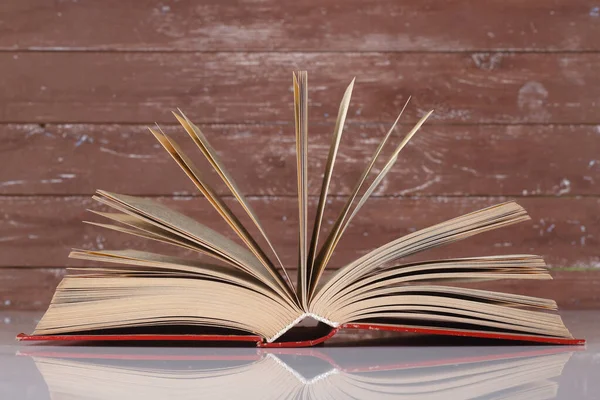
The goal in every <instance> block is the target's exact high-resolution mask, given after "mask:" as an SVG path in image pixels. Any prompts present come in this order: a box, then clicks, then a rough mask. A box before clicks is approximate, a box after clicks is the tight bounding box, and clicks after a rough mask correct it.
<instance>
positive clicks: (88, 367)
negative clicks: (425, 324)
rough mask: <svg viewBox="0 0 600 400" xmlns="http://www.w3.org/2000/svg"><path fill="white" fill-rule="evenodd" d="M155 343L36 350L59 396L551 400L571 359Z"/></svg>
mask: <svg viewBox="0 0 600 400" xmlns="http://www.w3.org/2000/svg"><path fill="white" fill-rule="evenodd" d="M128 350H129V349H128ZM149 350H150V349H138V352H137V353H135V354H129V355H123V354H120V353H114V354H106V353H105V354H103V353H101V352H87V351H86V353H74V352H72V350H71V351H70V352H69V350H68V349H67V350H66V351H65V350H63V349H61V351H60V352H48V351H46V352H44V351H42V352H33V353H31V354H30V355H31V356H32V357H33V359H34V361H35V364H36V366H37V368H38V369H39V371H40V373H41V374H42V376H43V378H44V380H45V381H46V384H47V385H48V388H49V391H50V393H51V397H52V399H54V400H60V399H71V398H72V399H89V400H92V399H128V400H132V399H148V400H150V399H165V398H173V399H188V398H189V399H192V398H194V399H196V398H211V399H212V398H223V399H233V398H246V399H249V398H260V399H269V398H273V399H279V398H295V399H302V398H304V399H312V398H314V399H325V398H329V399H338V398H339V399H346V398H357V399H371V398H390V399H391V398H394V399H396V398H401V399H402V398H403V399H420V398H427V399H440V400H445V399H454V398H479V397H484V398H492V399H504V398H511V399H515V398H516V399H519V398H522V399H549V398H553V397H555V395H556V392H557V383H556V382H555V381H553V380H552V379H554V378H557V377H558V376H559V375H560V374H561V372H562V369H563V367H564V365H565V364H566V362H567V361H568V360H569V358H570V356H571V352H568V351H567V349H544V350H537V351H529V352H523V351H522V352H518V353H508V354H506V353H502V352H501V351H499V350H498V349H490V348H479V349H471V350H469V351H466V352H462V353H463V354H465V355H463V356H459V357H456V358H452V359H445V360H440V359H436V358H435V357H432V356H431V354H433V353H432V352H429V353H428V352H427V351H424V349H420V350H421V351H420V352H414V353H412V354H411V355H410V358H411V361H407V362H404V363H399V362H397V361H393V360H391V359H390V356H389V354H388V355H387V358H386V354H385V353H386V352H387V353H389V350H384V349H369V353H371V357H374V358H375V359H372V360H371V361H369V360H368V358H369V357H368V356H367V360H365V359H358V360H353V361H351V359H352V358H355V357H356V354H354V355H352V356H350V357H349V356H344V353H343V352H336V351H333V350H332V351H328V352H325V351H323V352H321V351H314V350H310V351H306V350H280V351H269V352H266V351H254V352H253V351H249V350H248V349H222V350H219V351H218V352H212V353H210V352H203V351H200V352H199V353H197V351H194V354H193V355H190V354H186V353H185V352H179V353H178V352H172V351H170V352H169V353H168V354H157V353H153V352H152V350H150V351H149ZM339 350H341V349H339ZM378 350H379V352H378ZM430 350H433V349H430ZM475 350H476V352H474V351H475ZM186 351H187V352H188V353H189V350H186ZM435 351H436V352H437V351H439V350H435ZM373 352H375V353H376V354H373ZM470 352H474V353H473V354H469V353H470ZM482 353H483V354H482ZM420 355H421V356H420ZM394 356H395V357H397V355H394ZM377 357H380V359H377Z"/></svg>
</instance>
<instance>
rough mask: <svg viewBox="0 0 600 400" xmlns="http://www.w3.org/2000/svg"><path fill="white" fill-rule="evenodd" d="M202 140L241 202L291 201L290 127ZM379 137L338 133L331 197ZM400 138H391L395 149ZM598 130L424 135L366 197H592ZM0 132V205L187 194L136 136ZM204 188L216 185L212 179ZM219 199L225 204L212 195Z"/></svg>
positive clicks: (168, 165)
mask: <svg viewBox="0 0 600 400" xmlns="http://www.w3.org/2000/svg"><path fill="white" fill-rule="evenodd" d="M332 128H333V127H332V125H329V124H327V125H322V124H321V125H316V126H314V127H313V129H312V131H311V132H312V134H311V139H310V148H309V150H310V156H309V157H310V160H311V161H312V162H311V166H310V170H309V188H310V189H311V194H313V195H318V191H319V188H320V179H321V176H322V173H323V163H324V160H325V158H326V157H327V151H328V150H327V149H328V146H329V142H330V135H331V133H330V132H331V131H332ZM164 129H165V131H166V132H168V133H170V134H172V135H173V136H174V137H175V138H176V139H177V140H178V142H179V143H181V144H182V145H184V148H185V149H189V153H190V154H198V157H196V159H197V160H198V161H199V165H202V166H203V167H205V168H204V170H205V171H210V170H211V169H210V166H209V165H207V164H206V163H203V162H201V161H202V156H200V155H199V151H197V150H196V148H195V146H194V145H193V144H192V142H191V140H190V139H189V138H188V137H187V135H186V134H185V133H184V132H183V129H182V128H180V127H177V126H165V127H164ZM203 129H204V131H205V133H206V134H207V135H208V137H209V139H210V140H211V141H212V142H213V144H214V146H215V147H216V148H217V149H220V150H222V151H221V153H222V155H223V157H224V159H225V161H226V164H227V166H228V167H230V168H231V172H232V174H233V176H234V177H236V178H237V180H238V181H239V182H240V186H241V188H242V191H243V192H244V193H246V194H249V195H275V196H295V194H296V190H297V188H296V184H295V182H296V179H295V173H296V171H295V168H296V160H295V154H294V135H293V132H292V131H293V127H292V126H290V125H211V126H206V127H203ZM386 129H388V126H387V125H384V124H351V125H349V126H347V128H346V130H345V133H344V137H343V139H342V145H341V149H340V154H339V156H338V157H339V161H338V163H337V164H336V169H335V172H334V181H333V182H332V187H331V192H330V193H331V194H333V195H347V194H348V193H349V192H350V191H351V190H352V188H353V186H354V184H355V182H356V180H357V179H358V177H359V175H360V173H361V172H362V168H364V166H365V165H366V163H367V162H368V160H369V158H370V156H371V154H372V152H373V151H374V148H375V147H376V146H377V141H378V140H379V139H380V138H381V137H383V135H384V134H385V131H386ZM407 129H408V128H407V127H406V126H402V127H400V128H399V129H398V133H397V134H396V138H399V137H401V134H402V132H406V131H407ZM599 130H600V126H595V125H577V126H567V125H536V126H531V125H509V126H507V125H485V126H481V125H478V126H451V125H431V126H426V127H425V128H423V131H422V132H420V133H419V134H418V135H417V136H416V137H415V138H414V139H413V141H412V142H411V144H410V145H409V146H408V147H407V148H406V149H405V150H404V151H403V153H402V159H401V161H399V162H398V163H397V165H396V166H395V167H394V169H393V171H391V173H390V175H388V178H387V179H385V180H384V181H383V183H382V184H381V186H380V190H378V191H377V193H375V196H389V195H417V196H420V195H440V194H443V195H465V194H467V195H482V194H491V195H518V196H521V195H571V196H572V195H600V186H598V185H597V184H596V182H600V156H599V155H598V150H599V149H598V131H599ZM0 132H2V138H3V141H2V143H0V157H1V158H2V159H3V160H4V163H3V168H1V169H0V193H1V194H8V195H15V194H16V195H23V194H44V195H47V194H72V195H89V194H92V193H93V192H94V191H95V190H96V189H97V188H99V189H106V190H111V191H115V192H122V193H131V194H136V195H177V194H192V193H193V194H195V193H197V192H196V191H195V188H194V187H193V185H192V184H191V182H189V181H188V179H187V178H186V177H185V175H184V174H183V172H182V171H181V170H180V169H179V168H178V167H177V165H176V164H175V163H174V162H173V161H172V160H171V158H170V157H169V156H168V155H167V153H166V152H165V151H164V150H163V149H162V147H159V146H158V145H157V142H156V140H155V139H154V137H153V136H152V135H151V134H150V133H149V132H148V131H147V129H146V128H145V127H144V126H140V125H48V126H45V127H40V126H39V125H32V124H29V125H4V126H0ZM398 140H399V139H396V141H398ZM25 160H35V162H34V163H27V164H25ZM25 165H27V167H26V168H25V167H24V166H25ZM212 182H214V183H218V182H220V180H219V178H218V177H217V176H215V174H213V175H212ZM219 189H220V192H221V193H222V194H223V193H225V194H226V193H227V190H226V188H225V187H224V185H220V186H219Z"/></svg>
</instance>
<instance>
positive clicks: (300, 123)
mask: <svg viewBox="0 0 600 400" xmlns="http://www.w3.org/2000/svg"><path fill="white" fill-rule="evenodd" d="M294 117H295V121H296V168H297V174H298V214H299V218H298V220H299V223H298V281H297V286H296V287H297V292H298V297H299V298H300V303H301V304H302V306H303V308H304V309H307V308H308V290H307V288H308V266H307V264H308V263H307V260H308V247H307V241H308V237H307V229H308V228H307V224H308V221H307V219H308V216H307V214H308V210H307V207H308V177H307V174H308V171H307V169H308V161H307V156H308V155H307V153H308V77H307V73H306V71H298V72H297V73H295V74H294Z"/></svg>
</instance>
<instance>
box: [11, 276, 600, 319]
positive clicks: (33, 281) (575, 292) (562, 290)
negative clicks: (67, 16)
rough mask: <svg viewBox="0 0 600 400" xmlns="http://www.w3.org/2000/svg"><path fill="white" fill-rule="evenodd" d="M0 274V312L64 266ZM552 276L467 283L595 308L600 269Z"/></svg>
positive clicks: (40, 291)
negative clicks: (541, 278) (547, 278)
mask: <svg viewBox="0 0 600 400" xmlns="http://www.w3.org/2000/svg"><path fill="white" fill-rule="evenodd" d="M2 272H3V273H2V274H0V312H2V311H3V310H38V311H42V310H45V309H46V308H47V307H48V304H50V300H51V299H52V295H53V294H54V290H55V288H56V286H57V285H58V283H59V282H60V280H61V279H62V277H63V276H64V274H65V272H66V269H63V268H3V269H2ZM552 276H553V278H554V279H553V280H551V281H543V282H533V281H530V282H527V281H517V280H504V281H497V282H487V283H485V284H483V283H482V284H477V285H474V284H471V285H468V286H470V287H474V288H478V289H484V290H495V291H500V292H507V293H516V294H523V295H528V296H536V297H543V298H550V299H554V300H556V302H557V304H558V306H559V308H560V309H579V310H581V309H596V308H597V307H598V304H599V303H600V293H599V292H598V290H597V288H598V286H599V285H600V271H591V270H588V271H554V272H552Z"/></svg>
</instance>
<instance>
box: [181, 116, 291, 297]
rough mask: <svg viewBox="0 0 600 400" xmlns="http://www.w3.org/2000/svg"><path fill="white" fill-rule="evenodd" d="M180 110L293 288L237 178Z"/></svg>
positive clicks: (209, 160) (194, 139)
mask: <svg viewBox="0 0 600 400" xmlns="http://www.w3.org/2000/svg"><path fill="white" fill-rule="evenodd" d="M179 112H180V113H181V115H178V114H177V113H175V112H174V113H173V115H175V118H177V120H178V121H179V123H180V124H181V125H182V126H183V128H184V129H185V131H186V132H187V133H188V135H190V137H191V138H192V140H193V141H194V143H196V145H197V146H198V148H199V149H200V150H201V151H202V154H204V156H205V157H206V159H207V160H208V162H209V163H210V164H211V165H212V167H213V168H214V170H215V171H216V172H217V174H219V176H220V177H221V179H222V180H223V182H224V183H225V185H227V188H228V189H229V190H230V191H231V193H232V194H233V196H234V197H235V198H236V199H237V201H238V202H239V204H240V205H241V206H242V208H243V209H244V211H246V214H247V215H248V216H249V217H250V219H251V220H252V222H253V223H254V225H255V226H256V228H257V229H258V230H259V232H260V234H261V235H262V237H263V238H264V239H265V241H266V242H267V244H268V246H269V248H270V249H271V252H272V253H273V255H274V256H275V258H276V260H277V263H278V266H279V267H280V268H281V270H282V272H283V274H284V276H285V278H286V281H287V284H288V286H289V288H290V290H292V289H293V286H292V282H291V280H290V277H289V275H288V273H287V271H286V269H285V267H284V265H283V263H282V262H281V259H280V258H279V255H278V254H277V251H275V247H274V246H273V244H272V243H271V241H270V240H269V237H268V236H267V233H266V232H265V230H264V228H263V226H262V224H261V223H260V220H259V219H258V215H257V214H256V212H254V210H253V209H252V207H251V205H250V203H249V202H248V201H247V200H246V198H245V197H244V195H243V194H242V192H241V191H240V189H239V187H238V186H237V184H236V183H235V180H234V179H233V177H232V176H231V174H229V172H228V171H227V170H226V169H225V165H224V164H223V162H222V161H221V160H220V158H219V156H218V154H217V151H216V150H215V149H214V148H213V147H212V146H211V145H210V143H209V142H208V139H207V138H206V136H205V135H204V134H203V133H202V131H201V130H200V128H198V127H197V126H196V125H194V124H193V123H192V122H191V121H190V120H189V118H187V117H186V116H185V115H184V114H183V112H181V110H179ZM261 251H262V250H261ZM263 254H264V252H263Z"/></svg>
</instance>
